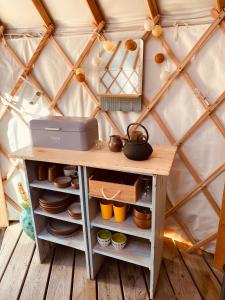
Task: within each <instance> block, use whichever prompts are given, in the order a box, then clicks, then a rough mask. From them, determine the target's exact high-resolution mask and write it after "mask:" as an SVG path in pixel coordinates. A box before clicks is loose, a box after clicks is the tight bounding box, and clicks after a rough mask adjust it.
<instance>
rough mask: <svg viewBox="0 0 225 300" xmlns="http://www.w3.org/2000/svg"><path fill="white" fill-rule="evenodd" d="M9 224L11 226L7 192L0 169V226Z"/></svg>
mask: <svg viewBox="0 0 225 300" xmlns="http://www.w3.org/2000/svg"><path fill="white" fill-rule="evenodd" d="M7 226H9V220H8V212H7V206H6V199H5V193H4V188H3V184H2V175H1V170H0V227H7Z"/></svg>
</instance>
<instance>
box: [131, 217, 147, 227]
mask: <svg viewBox="0 0 225 300" xmlns="http://www.w3.org/2000/svg"><path fill="white" fill-rule="evenodd" d="M133 221H134V223H135V224H136V225H137V227H139V228H141V229H148V228H150V227H151V218H150V219H147V220H143V219H138V218H137V217H135V216H134V215H133Z"/></svg>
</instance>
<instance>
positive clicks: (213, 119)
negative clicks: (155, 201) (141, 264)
mask: <svg viewBox="0 0 225 300" xmlns="http://www.w3.org/2000/svg"><path fill="white" fill-rule="evenodd" d="M152 2H154V1H144V0H143V1H140V0H132V1H130V0H129V1H128V0H120V1H119V0H114V1H109V0H98V1H97V3H98V7H94V6H93V3H94V1H91V0H87V1H83V0H79V1H78V0H77V1H72V0H66V1H59V0H57V1H55V0H54V1H53V0H45V1H43V4H44V7H45V8H46V10H47V11H48V13H49V16H51V19H49V18H48V15H46V14H45V11H43V10H42V7H41V6H40V2H39V1H29V0H21V1H15V0H8V1H4V0H0V20H1V24H0V25H1V27H0V30H1V37H0V41H1V45H0V74H1V80H0V93H1V102H0V132H1V134H0V144H1V148H0V163H1V177H2V184H3V187H4V193H5V200H6V203H7V208H8V217H9V220H17V219H18V218H19V213H20V209H19V204H20V201H21V199H20V195H19V193H18V188H17V184H18V182H23V184H24V186H25V177H24V170H23V165H22V164H21V162H20V161H16V160H14V159H11V158H10V157H9V154H10V153H11V152H12V151H15V150H16V149H18V148H22V147H24V146H26V145H29V144H31V138H30V133H29V120H31V119H33V118H38V117H41V116H46V115H48V114H53V115H54V114H55V115H60V113H62V114H63V115H65V116H96V118H97V119H98V123H99V130H100V138H101V139H102V140H106V141H108V140H109V136H110V135H111V134H113V133H114V134H115V133H119V134H121V135H125V134H126V128H127V125H128V124H129V123H131V122H137V121H138V122H142V123H143V124H144V125H145V126H146V128H147V129H148V131H149V133H150V143H151V144H172V145H177V146H178V151H177V155H176V159H175V163H174V165H173V169H172V173H171V175H170V177H169V182H168V191H167V194H168V207H167V213H166V217H167V218H166V228H165V233H166V234H167V235H170V236H172V237H173V238H175V239H179V240H185V241H187V242H189V243H190V245H194V246H190V247H196V248H198V247H199V246H205V249H207V250H208V251H211V252H214V242H215V237H216V232H217V226H218V221H219V213H220V207H221V198H222V189H223V184H224V180H225V172H224V170H225V154H224V149H225V139H224V137H225V103H224V102H225V101H224V98H225V91H224V86H225V73H224V69H225V59H224V56H225V48H224V39H225V29H224V28H225V25H224V24H225V23H223V22H222V23H221V24H220V25H218V24H219V23H220V19H219V18H220V16H219V13H218V11H219V10H220V2H219V1H218V3H217V6H215V3H214V1H212V0H207V1H203V0H201V1H195V0H192V1H188V0H185V1H180V0H173V1H165V0H159V1H157V6H155V8H154V9H153V10H150V9H149V5H150V4H151V3H152ZM213 7H216V8H217V9H218V11H217V10H215V9H214V11H213V16H212V15H211V10H212V8H213ZM90 8H91V9H90ZM98 9H99V10H98ZM99 11H100V12H101V14H99ZM152 11H154V12H155V15H152ZM222 13H223V11H222ZM158 15H159V16H160V18H158ZM148 17H150V18H153V20H155V22H158V19H159V22H160V24H162V26H163V35H162V36H161V37H160V38H156V37H154V36H152V35H151V32H150V33H149V32H147V33H146V32H145V30H144V27H143V25H144V22H145V20H146V18H148ZM101 22H106V24H105V27H104V29H103V31H101V28H100V27H101ZM51 23H52V25H53V26H54V28H53V27H51V25H50V24H51ZM99 28H100V29H99ZM94 31H95V32H94ZM97 31H99V33H101V34H103V35H104V36H105V37H106V38H107V39H108V40H113V41H116V40H121V39H122V40H127V39H134V38H142V37H143V39H144V64H143V67H144V91H143V94H144V96H143V102H144V103H143V108H142V111H141V112H140V113H136V112H121V111H118V112H103V111H101V109H100V108H99V104H98V97H97V96H96V94H97V89H98V68H97V67H95V66H93V63H92V61H93V58H94V57H96V55H97V51H98V47H99V44H100V43H101V41H99V38H98V36H99V35H98V34H96V32H97ZM46 32H47V33H46ZM46 34H47V37H46ZM43 37H44V38H43ZM43 39H44V40H43ZM91 39H92V40H93V39H94V40H95V42H93V45H92V43H91V44H90V40H91ZM92 40H91V41H92ZM88 43H89V44H88ZM87 44H88V47H89V46H90V45H91V47H90V51H88V52H87V55H86V53H85V52H84V49H86V46H87ZM39 46H40V49H39V50H40V52H39V53H37V51H36V50H37V47H39ZM33 53H36V54H35V57H34V56H33ZM157 53H163V54H164V55H165V58H166V60H165V62H164V63H163V64H160V65H159V64H156V63H155V61H154V57H155V55H156V54H157ZM83 55H84V56H83ZM82 58H84V59H82ZM80 61H81V64H80V65H79V62H80ZM77 62H78V63H77ZM74 66H75V67H77V66H81V67H82V68H83V69H84V70H85V78H86V82H85V83H79V82H77V80H76V78H75V75H74V71H73V68H74ZM164 71H167V72H168V73H169V75H170V77H169V79H168V80H167V81H164V82H163V81H162V80H161V79H160V75H161V74H162V72H164ZM71 72H72V73H71ZM71 74H72V75H71ZM21 75H23V76H22V77H23V78H21ZM37 91H39V92H40V93H41V95H40V96H39V97H38V99H37V100H36V102H35V103H34V104H31V102H32V101H31V100H32V99H33V98H34V95H35V93H36V92H37ZM54 100H55V101H54ZM51 101H54V104H55V106H54V105H52V106H51V107H50V104H51ZM1 222H4V220H3V219H2V220H1Z"/></svg>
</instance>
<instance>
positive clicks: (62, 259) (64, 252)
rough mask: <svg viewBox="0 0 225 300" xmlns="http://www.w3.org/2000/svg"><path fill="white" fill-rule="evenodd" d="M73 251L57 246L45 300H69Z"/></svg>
mask: <svg viewBox="0 0 225 300" xmlns="http://www.w3.org/2000/svg"><path fill="white" fill-rule="evenodd" d="M73 260H74V250H73V249H72V248H69V247H62V246H61V247H60V246H57V248H56V251H55V257H54V261H53V265H52V271H51V276H50V279H49V285H48V291H47V295H46V299H49V300H54V299H55V300H56V299H63V300H67V299H68V300H69V299H70V290H71V285H72V273H73Z"/></svg>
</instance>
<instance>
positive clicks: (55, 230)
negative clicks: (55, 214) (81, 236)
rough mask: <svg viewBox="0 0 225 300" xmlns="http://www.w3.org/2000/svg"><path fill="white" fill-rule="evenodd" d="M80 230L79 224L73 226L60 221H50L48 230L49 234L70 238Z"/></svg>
mask: <svg viewBox="0 0 225 300" xmlns="http://www.w3.org/2000/svg"><path fill="white" fill-rule="evenodd" d="M79 228H80V225H78V224H72V223H68V222H63V221H60V220H50V221H49V222H48V226H47V230H48V232H49V233H51V234H53V235H58V236H61V237H69V236H71V235H74V234H75V232H76V231H77V230H78V229H79Z"/></svg>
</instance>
